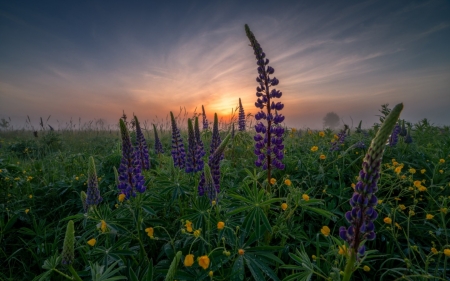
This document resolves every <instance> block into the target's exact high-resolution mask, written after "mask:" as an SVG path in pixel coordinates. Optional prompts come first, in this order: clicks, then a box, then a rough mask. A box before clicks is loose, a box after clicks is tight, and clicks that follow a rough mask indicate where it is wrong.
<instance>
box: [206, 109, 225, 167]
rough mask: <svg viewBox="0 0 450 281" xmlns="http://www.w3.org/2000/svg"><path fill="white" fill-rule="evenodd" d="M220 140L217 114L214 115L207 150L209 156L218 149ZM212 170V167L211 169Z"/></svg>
mask: <svg viewBox="0 0 450 281" xmlns="http://www.w3.org/2000/svg"><path fill="white" fill-rule="evenodd" d="M221 142H222V140H221V139H220V134H219V119H218V118H217V113H214V125H213V132H212V138H211V145H210V149H209V155H212V154H213V153H214V151H216V149H217V148H218V147H219V145H220V143H221ZM222 159H223V155H222V156H221V158H220V160H222ZM211 169H212V170H213V167H211Z"/></svg>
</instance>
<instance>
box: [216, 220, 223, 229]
mask: <svg viewBox="0 0 450 281" xmlns="http://www.w3.org/2000/svg"><path fill="white" fill-rule="evenodd" d="M224 227H225V223H224V222H223V221H219V222H218V223H217V229H218V230H222V229H223V228H224Z"/></svg>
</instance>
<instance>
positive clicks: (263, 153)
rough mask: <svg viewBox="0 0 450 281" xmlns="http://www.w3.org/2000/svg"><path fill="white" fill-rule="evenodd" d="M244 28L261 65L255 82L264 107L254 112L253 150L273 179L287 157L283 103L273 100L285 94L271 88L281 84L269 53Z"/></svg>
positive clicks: (258, 100)
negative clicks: (271, 64) (282, 124)
mask: <svg viewBox="0 0 450 281" xmlns="http://www.w3.org/2000/svg"><path fill="white" fill-rule="evenodd" d="M245 31H246V34H247V37H248V39H249V40H250V44H251V46H252V48H253V51H254V55H255V57H256V64H257V65H258V67H257V71H258V76H257V77H256V82H257V83H259V86H258V87H256V97H257V100H256V102H255V106H256V107H257V108H259V109H261V110H260V111H259V112H257V113H256V115H255V119H256V120H257V124H256V125H255V130H256V135H255V137H254V139H255V142H256V143H255V150H254V153H255V155H256V156H257V159H256V161H255V165H256V166H258V167H262V168H263V169H264V170H268V173H267V179H268V180H270V177H271V175H270V174H271V169H272V168H277V169H279V170H283V169H284V164H283V163H282V160H283V158H284V153H283V150H284V145H283V134H284V128H283V127H281V123H282V122H283V121H284V116H283V115H282V114H279V111H281V110H282V109H283V108H284V105H283V104H282V103H281V102H275V101H274V99H276V98H280V97H281V96H282V93H281V92H280V91H278V90H276V89H274V88H273V89H270V87H271V86H272V87H273V86H276V85H278V83H279V81H278V79H277V78H275V77H273V78H272V77H271V76H270V75H272V74H273V73H274V72H275V70H274V68H273V67H271V66H269V65H268V64H269V59H267V58H266V54H265V53H264V52H263V50H262V48H261V46H260V45H259V43H258V41H257V40H256V38H255V36H254V35H253V33H252V32H251V31H250V28H249V27H248V25H245Z"/></svg>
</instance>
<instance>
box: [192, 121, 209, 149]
mask: <svg viewBox="0 0 450 281" xmlns="http://www.w3.org/2000/svg"><path fill="white" fill-rule="evenodd" d="M194 133H195V141H196V143H197V153H199V154H200V157H203V156H205V154H206V152H205V148H204V145H203V142H202V138H201V136H200V127H199V125H198V117H195V124H194Z"/></svg>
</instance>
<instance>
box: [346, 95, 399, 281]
mask: <svg viewBox="0 0 450 281" xmlns="http://www.w3.org/2000/svg"><path fill="white" fill-rule="evenodd" d="M402 109H403V104H401V103H400V104H398V105H396V106H395V107H394V109H392V111H391V112H390V114H389V115H388V116H387V117H386V119H385V120H384V122H383V125H382V126H381V128H380V130H379V131H378V132H377V134H376V136H375V138H374V139H373V140H372V143H371V144H370V147H369V150H368V151H367V154H366V156H365V158H364V161H363V164H362V170H361V171H360V172H359V181H358V183H357V184H356V186H355V192H354V193H353V195H352V198H351V199H350V206H351V207H352V210H351V211H348V212H347V213H346V214H345V218H346V219H347V221H348V222H349V223H350V224H351V225H350V226H349V227H348V228H346V227H345V226H341V227H340V229H339V236H340V237H341V238H342V239H343V240H345V241H346V242H348V244H349V250H348V251H349V252H348V260H347V265H346V268H345V272H344V278H343V280H344V281H347V280H349V279H350V277H351V274H352V272H353V267H354V263H355V261H356V260H357V258H360V257H361V256H363V255H364V253H365V251H366V247H365V246H364V243H365V241H369V240H373V239H375V225H374V223H373V221H374V220H375V219H376V218H377V217H378V213H377V211H376V210H375V207H376V205H377V203H378V199H377V197H376V196H375V193H376V192H377V191H378V186H377V182H378V179H379V178H380V167H381V159H382V157H383V152H384V148H385V143H386V140H387V139H388V137H389V134H390V133H391V132H392V129H393V128H394V126H395V124H396V122H397V120H398V118H399V116H400V113H401V111H402Z"/></svg>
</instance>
